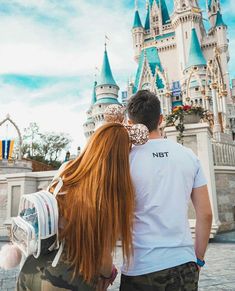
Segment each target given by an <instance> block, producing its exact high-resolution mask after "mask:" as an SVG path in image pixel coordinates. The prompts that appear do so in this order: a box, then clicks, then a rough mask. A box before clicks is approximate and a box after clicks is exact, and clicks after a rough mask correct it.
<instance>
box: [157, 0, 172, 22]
mask: <svg viewBox="0 0 235 291" xmlns="http://www.w3.org/2000/svg"><path fill="white" fill-rule="evenodd" d="M159 1H160V4H161V9H162V23H163V24H166V23H168V22H170V16H169V12H168V9H167V6H166V1H165V0H159Z"/></svg>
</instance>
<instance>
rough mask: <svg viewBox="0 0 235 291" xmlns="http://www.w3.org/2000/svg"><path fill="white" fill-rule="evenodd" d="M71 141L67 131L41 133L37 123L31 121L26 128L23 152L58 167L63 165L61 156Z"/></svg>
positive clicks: (29, 156) (34, 158)
mask: <svg viewBox="0 0 235 291" xmlns="http://www.w3.org/2000/svg"><path fill="white" fill-rule="evenodd" d="M70 143H71V139H70V137H69V136H68V135H67V134H65V133H56V132H46V133H41V132H40V130H39V127H38V125H37V124H36V123H30V124H29V126H28V127H27V128H26V129H25V130H24V135H23V146H22V153H23V155H27V157H28V158H30V159H32V160H36V161H39V162H42V163H45V164H47V165H52V166H53V167H54V168H58V167H59V166H60V165H61V162H60V161H59V157H60V155H61V153H62V151H65V150H67V148H68V146H69V144H70Z"/></svg>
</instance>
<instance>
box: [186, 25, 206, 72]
mask: <svg viewBox="0 0 235 291" xmlns="http://www.w3.org/2000/svg"><path fill="white" fill-rule="evenodd" d="M199 65H206V59H205V57H204V55H203V53H202V49H201V45H200V43H199V40H198V36H197V32H196V29H195V28H193V29H192V34H191V45H190V50H189V58H188V64H187V66H186V67H187V68H189V67H192V66H199Z"/></svg>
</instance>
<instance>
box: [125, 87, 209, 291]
mask: <svg viewBox="0 0 235 291" xmlns="http://www.w3.org/2000/svg"><path fill="white" fill-rule="evenodd" d="M160 112H161V109H160V101H159V100H158V98H157V96H156V95H155V94H153V93H151V92H149V91H147V90H142V91H139V92H137V93H136V94H135V95H134V96H133V97H132V98H131V99H130V100H129V102H128V115H129V119H130V122H132V123H142V124H145V125H146V126H147V127H148V129H149V132H150V136H149V137H150V139H149V141H148V142H147V143H146V144H144V145H141V146H135V147H134V148H133V149H132V151H131V154H130V167H131V174H132V180H133V183H134V186H135V191H136V209H135V221H134V229H133V247H134V254H133V260H132V261H131V262H130V264H129V266H128V264H127V263H126V262H124V265H123V267H122V277H121V286H120V290H121V291H150V290H151V291H155V290H156V291H158V290H159V291H163V290H169V291H173V290H176V291H178V290H185V291H194V290H197V289H198V277H199V269H200V267H202V266H203V264H204V263H205V262H204V255H205V252H206V248H207V244H208V240H209V235H210V229H211V223H212V212H211V206H210V201H209V196H208V191H207V186H206V180H205V178H204V175H203V172H202V169H201V165H200V162H199V160H198V158H197V156H196V155H195V154H194V153H193V152H192V151H191V150H190V149H188V148H185V147H183V146H182V145H180V144H178V143H175V142H173V141H171V140H168V139H163V138H162V137H161V134H160V130H159V125H160V124H161V122H162V115H161V113H160ZM190 199H191V200H192V202H193V205H194V208H195V212H196V238H195V244H194V245H193V240H192V236H191V232H190V227H189V223H188V204H189V201H190Z"/></svg>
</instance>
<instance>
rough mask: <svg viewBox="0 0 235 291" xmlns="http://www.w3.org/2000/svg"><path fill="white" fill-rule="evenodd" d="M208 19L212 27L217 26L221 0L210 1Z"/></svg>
mask: <svg viewBox="0 0 235 291" xmlns="http://www.w3.org/2000/svg"><path fill="white" fill-rule="evenodd" d="M207 8H208V17H209V20H210V24H211V27H214V26H215V23H216V19H217V12H218V11H219V12H220V1H219V0H208V7H207Z"/></svg>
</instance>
